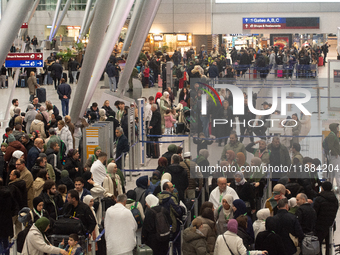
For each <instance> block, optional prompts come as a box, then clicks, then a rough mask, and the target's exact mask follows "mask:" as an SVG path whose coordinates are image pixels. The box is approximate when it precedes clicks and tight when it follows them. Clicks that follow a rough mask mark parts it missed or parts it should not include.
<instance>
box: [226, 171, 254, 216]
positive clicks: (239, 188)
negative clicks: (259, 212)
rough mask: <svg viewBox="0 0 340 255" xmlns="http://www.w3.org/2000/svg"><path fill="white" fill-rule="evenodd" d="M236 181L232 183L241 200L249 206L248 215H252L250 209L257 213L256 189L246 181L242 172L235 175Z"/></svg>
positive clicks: (231, 185)
mask: <svg viewBox="0 0 340 255" xmlns="http://www.w3.org/2000/svg"><path fill="white" fill-rule="evenodd" d="M234 176H235V180H233V181H232V182H231V183H230V187H232V188H233V189H234V190H235V191H236V193H237V195H238V196H239V198H240V199H242V200H243V201H244V203H245V204H246V206H247V213H248V215H251V214H250V209H251V211H252V212H255V194H254V187H253V186H252V185H251V184H250V183H249V182H247V181H246V179H245V178H244V176H243V173H242V172H237V173H235V175H234Z"/></svg>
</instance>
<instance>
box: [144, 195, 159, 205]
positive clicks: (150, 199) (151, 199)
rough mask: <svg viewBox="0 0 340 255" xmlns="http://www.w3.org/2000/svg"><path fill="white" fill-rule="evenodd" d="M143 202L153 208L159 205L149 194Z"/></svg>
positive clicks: (155, 198) (153, 196)
mask: <svg viewBox="0 0 340 255" xmlns="http://www.w3.org/2000/svg"><path fill="white" fill-rule="evenodd" d="M145 202H146V203H147V204H148V205H149V206H150V207H154V206H157V205H158V204H159V199H158V198H157V197H156V196H155V195H153V194H149V195H147V196H146V198H145Z"/></svg>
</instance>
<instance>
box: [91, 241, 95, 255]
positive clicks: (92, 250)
mask: <svg viewBox="0 0 340 255" xmlns="http://www.w3.org/2000/svg"><path fill="white" fill-rule="evenodd" d="M91 254H92V255H96V241H95V240H91Z"/></svg>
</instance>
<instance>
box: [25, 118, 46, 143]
mask: <svg viewBox="0 0 340 255" xmlns="http://www.w3.org/2000/svg"><path fill="white" fill-rule="evenodd" d="M29 130H30V133H31V134H32V132H33V131H36V130H38V131H39V132H40V134H41V138H43V139H45V138H46V133H45V125H44V122H42V121H41V120H33V121H32V124H31V126H30V129H29Z"/></svg>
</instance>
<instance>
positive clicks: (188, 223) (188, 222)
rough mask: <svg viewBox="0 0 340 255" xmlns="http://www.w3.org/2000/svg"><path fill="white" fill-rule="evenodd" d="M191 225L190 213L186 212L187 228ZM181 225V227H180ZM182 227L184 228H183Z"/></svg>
mask: <svg viewBox="0 0 340 255" xmlns="http://www.w3.org/2000/svg"><path fill="white" fill-rule="evenodd" d="M190 225H191V211H188V212H187V227H190ZM182 226H183V225H181V227H182ZM183 227H184V226H183Z"/></svg>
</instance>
